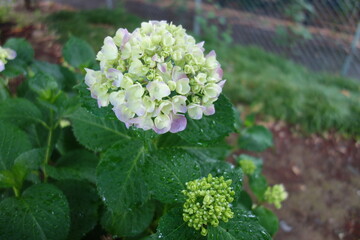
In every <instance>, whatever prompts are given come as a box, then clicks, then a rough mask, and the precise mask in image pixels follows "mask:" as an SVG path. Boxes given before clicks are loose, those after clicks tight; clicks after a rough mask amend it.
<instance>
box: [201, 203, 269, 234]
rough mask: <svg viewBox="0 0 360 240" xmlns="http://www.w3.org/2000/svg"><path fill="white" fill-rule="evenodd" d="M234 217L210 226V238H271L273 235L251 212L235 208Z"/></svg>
mask: <svg viewBox="0 0 360 240" xmlns="http://www.w3.org/2000/svg"><path fill="white" fill-rule="evenodd" d="M233 212H234V218H232V219H230V220H229V221H228V222H227V223H225V222H220V224H219V226H217V227H213V226H209V227H208V237H207V239H208V240H271V236H270V235H269V234H268V233H267V232H266V231H265V229H264V228H263V227H262V226H261V225H260V223H259V222H258V219H257V217H256V216H255V215H253V214H252V213H251V212H249V211H246V210H241V209H238V208H233Z"/></svg>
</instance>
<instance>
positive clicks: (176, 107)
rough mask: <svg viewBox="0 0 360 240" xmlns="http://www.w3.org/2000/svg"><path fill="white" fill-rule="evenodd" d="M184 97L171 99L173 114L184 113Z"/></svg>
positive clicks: (185, 108) (178, 96)
mask: <svg viewBox="0 0 360 240" xmlns="http://www.w3.org/2000/svg"><path fill="white" fill-rule="evenodd" d="M186 99H187V98H186V97H185V96H180V95H177V96H174V97H173V98H172V105H173V112H174V113H186V110H187V107H186Z"/></svg>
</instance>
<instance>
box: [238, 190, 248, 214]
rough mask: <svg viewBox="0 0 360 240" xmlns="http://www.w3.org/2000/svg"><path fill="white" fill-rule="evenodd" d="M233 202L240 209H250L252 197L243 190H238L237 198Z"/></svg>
mask: <svg viewBox="0 0 360 240" xmlns="http://www.w3.org/2000/svg"><path fill="white" fill-rule="evenodd" d="M235 204H236V207H238V208H241V209H245V210H251V209H252V199H251V197H250V195H249V194H248V193H247V192H246V191H245V190H242V191H241V192H240V194H239V198H238V199H237V201H236V203H235ZM235 204H234V205H235Z"/></svg>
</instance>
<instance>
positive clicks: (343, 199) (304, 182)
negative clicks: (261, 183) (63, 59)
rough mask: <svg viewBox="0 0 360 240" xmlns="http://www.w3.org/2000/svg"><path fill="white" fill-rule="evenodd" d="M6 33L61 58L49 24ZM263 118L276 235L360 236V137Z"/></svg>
mask: <svg viewBox="0 0 360 240" xmlns="http://www.w3.org/2000/svg"><path fill="white" fill-rule="evenodd" d="M46 7H47V8H48V10H47V11H50V10H52V8H49V7H48V6H44V8H45V9H46ZM49 9H50V10H49ZM55 9H56V7H55ZM60 9H61V8H60ZM7 34H8V36H19V37H20V36H21V37H26V38H27V39H28V40H30V42H31V43H32V44H33V46H34V48H35V51H36V57H37V58H40V59H43V60H48V61H51V62H59V61H60V59H59V57H60V55H61V46H60V45H59V44H57V43H56V41H55V39H56V37H55V36H52V35H50V36H49V34H48V33H47V31H46V26H44V25H42V24H37V25H34V26H29V27H26V28H23V29H11V28H9V29H8V32H7ZM2 37H4V38H5V37H6V36H5V34H3V35H2ZM45 43H46V44H45ZM264 124H265V125H266V126H268V127H269V128H270V129H271V130H272V132H273V134H274V141H275V146H274V148H272V149H269V150H267V151H265V152H264V153H261V154H257V155H258V156H261V157H262V158H263V159H264V173H265V175H266V176H267V178H268V181H269V183H270V184H276V183H283V184H284V185H285V187H286V189H287V191H288V192H289V198H288V199H287V200H286V201H285V202H284V204H283V207H282V209H281V210H276V211H275V212H276V214H277V215H278V216H279V219H280V220H281V227H280V230H279V232H278V234H277V235H276V236H275V240H325V239H326V240H338V239H340V240H359V239H360V143H356V142H355V141H354V140H350V139H344V138H342V137H339V136H338V135H336V134H326V135H323V136H321V137H320V136H318V135H311V136H303V135H301V134H299V132H298V131H295V130H293V129H294V128H292V127H290V126H288V125H286V124H284V123H282V122H274V123H264Z"/></svg>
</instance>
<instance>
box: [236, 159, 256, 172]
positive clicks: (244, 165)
mask: <svg viewBox="0 0 360 240" xmlns="http://www.w3.org/2000/svg"><path fill="white" fill-rule="evenodd" d="M239 165H240V167H241V169H242V170H243V171H244V173H245V174H246V175H251V174H253V173H254V172H255V170H256V166H255V164H254V162H253V161H251V160H248V159H243V160H241V161H240V162H239Z"/></svg>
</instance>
